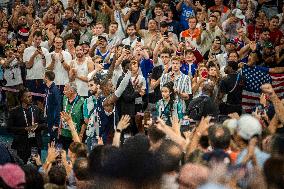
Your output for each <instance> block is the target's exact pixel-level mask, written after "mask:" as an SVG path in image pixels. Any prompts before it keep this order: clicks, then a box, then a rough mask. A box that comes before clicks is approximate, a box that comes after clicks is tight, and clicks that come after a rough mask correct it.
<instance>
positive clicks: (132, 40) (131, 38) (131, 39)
mask: <svg viewBox="0 0 284 189" xmlns="http://www.w3.org/2000/svg"><path fill="white" fill-rule="evenodd" d="M126 32H127V35H128V37H127V38H125V39H123V40H122V44H123V45H129V46H131V47H132V48H134V47H135V46H136V43H137V42H140V43H141V45H142V46H144V40H143V39H141V37H138V36H137V35H136V29H135V25H134V24H129V25H128V26H127V28H126Z"/></svg>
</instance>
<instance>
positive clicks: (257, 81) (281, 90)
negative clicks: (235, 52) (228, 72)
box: [242, 65, 284, 113]
mask: <svg viewBox="0 0 284 189" xmlns="http://www.w3.org/2000/svg"><path fill="white" fill-rule="evenodd" d="M242 75H243V76H244V78H245V88H244V90H243V93H242V108H243V110H244V111H245V112H248V113H249V112H251V111H252V109H253V108H254V107H255V106H256V105H257V104H259V97H260V93H261V88H260V87H261V85H262V84H264V83H271V84H272V87H273V88H274V90H275V92H276V94H277V95H278V97H279V98H281V99H282V98H283V97H284V73H283V74H270V73H269V72H268V68H265V67H260V66H252V67H250V66H247V65H245V66H244V67H243V69H242Z"/></svg>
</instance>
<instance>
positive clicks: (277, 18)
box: [270, 15, 280, 21]
mask: <svg viewBox="0 0 284 189" xmlns="http://www.w3.org/2000/svg"><path fill="white" fill-rule="evenodd" d="M273 19H276V20H278V21H279V20H280V19H279V17H278V16H276V15H274V16H272V17H271V18H270V20H273Z"/></svg>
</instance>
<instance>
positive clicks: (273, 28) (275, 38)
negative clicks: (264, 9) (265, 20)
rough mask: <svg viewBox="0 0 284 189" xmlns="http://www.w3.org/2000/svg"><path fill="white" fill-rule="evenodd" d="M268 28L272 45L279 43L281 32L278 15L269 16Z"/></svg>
mask: <svg viewBox="0 0 284 189" xmlns="http://www.w3.org/2000/svg"><path fill="white" fill-rule="evenodd" d="M269 30H270V33H269V36H270V41H271V42H272V43H273V44H274V45H279V43H280V39H281V38H282V36H283V33H282V32H281V31H280V29H279V17H278V16H273V17H271V19H270V22H269Z"/></svg>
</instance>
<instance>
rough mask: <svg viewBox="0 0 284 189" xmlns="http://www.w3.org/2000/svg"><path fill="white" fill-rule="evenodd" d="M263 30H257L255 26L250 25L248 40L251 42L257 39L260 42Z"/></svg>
mask: <svg viewBox="0 0 284 189" xmlns="http://www.w3.org/2000/svg"><path fill="white" fill-rule="evenodd" d="M261 29H262V28H256V27H255V25H252V24H251V25H248V27H247V33H248V38H249V40H251V41H254V40H255V39H256V40H258V39H259V36H260V32H261Z"/></svg>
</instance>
